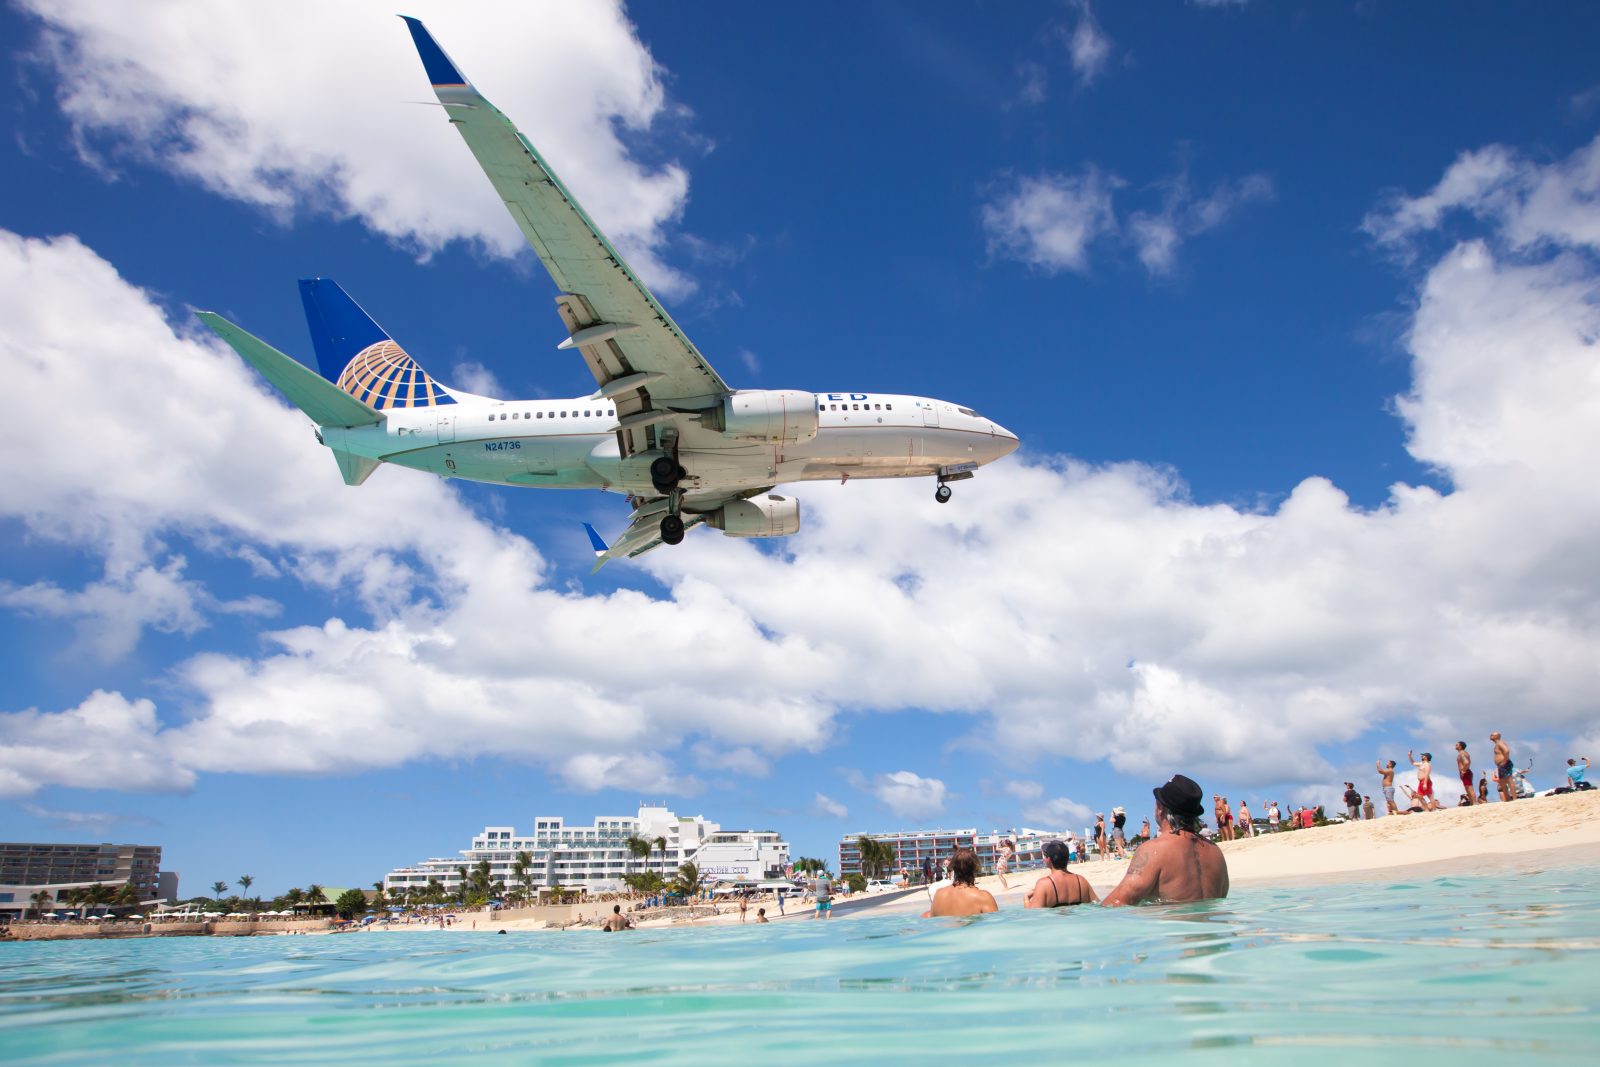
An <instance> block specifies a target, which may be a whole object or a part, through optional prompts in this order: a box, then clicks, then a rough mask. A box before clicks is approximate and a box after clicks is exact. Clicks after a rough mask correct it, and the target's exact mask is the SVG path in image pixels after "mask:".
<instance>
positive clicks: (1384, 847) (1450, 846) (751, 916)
mask: <svg viewBox="0 0 1600 1067" xmlns="http://www.w3.org/2000/svg"><path fill="white" fill-rule="evenodd" d="M1220 847H1221V848H1222V851H1223V854H1224V855H1225V856H1226V857H1227V859H1228V873H1229V876H1230V878H1231V880H1232V882H1233V884H1234V885H1235V886H1247V885H1261V884H1293V883H1297V882H1305V881H1318V880H1325V881H1360V880H1365V879H1366V878H1368V877H1400V876H1402V875H1404V876H1407V877H1429V876H1437V875H1445V874H1457V873H1470V872H1474V871H1478V870H1496V869H1514V868H1516V867H1517V866H1519V865H1525V864H1527V863H1530V862H1557V861H1558V862H1580V863H1582V862H1589V863H1596V864H1600V790H1594V791H1590V792H1584V793H1570V794H1566V795H1564V796H1551V797H1535V798H1533V799H1530V800H1519V801H1516V802H1514V803H1511V804H1501V803H1493V804H1483V805H1478V806H1475V807H1471V808H1447V809H1445V810H1443V811H1437V812H1428V813H1424V814H1419V815H1390V816H1385V817H1382V818H1379V819H1374V820H1372V821H1370V822H1358V823H1341V824H1335V825H1330V826H1322V827H1314V828H1312V829H1309V830H1294V831H1281V832H1278V833H1272V834H1263V835H1261V836H1259V837H1256V838H1252V839H1250V840H1237V841H1225V842H1222V843H1221V846H1220ZM1127 866H1128V861H1126V860H1113V861H1109V862H1099V861H1093V860H1091V861H1089V862H1086V863H1078V864H1074V865H1073V867H1072V869H1073V870H1074V871H1076V872H1077V873H1079V874H1081V875H1083V876H1084V877H1085V878H1087V879H1088V880H1089V882H1090V884H1092V885H1093V886H1094V887H1095V890H1096V891H1097V892H1098V893H1100V894H1101V895H1102V896H1103V895H1105V893H1106V892H1107V891H1108V890H1110V889H1111V888H1113V887H1114V886H1115V885H1116V884H1117V883H1118V882H1119V881H1121V879H1122V875H1123V873H1124V872H1125V871H1126V870H1127ZM1037 878H1038V872H1037V871H1026V870H1025V871H1017V872H1012V873H1011V874H1010V875H1009V876H1008V878H1007V880H1008V881H1009V882H1010V883H1011V886H1010V888H1009V889H1005V888H1002V887H1001V885H1000V879H999V878H998V877H997V876H995V875H988V876H985V877H983V878H980V879H979V880H978V884H979V885H981V886H983V888H985V889H987V890H989V891H990V892H991V893H993V894H994V895H995V899H996V900H997V901H998V902H999V904H1000V907H1002V908H1020V907H1022V906H1023V896H1024V894H1025V893H1026V892H1027V890H1028V889H1029V888H1030V887H1031V886H1032V885H1033V883H1034V881H1035V880H1036V879H1037ZM927 906H928V894H927V891H926V890H923V889H917V890H914V891H906V892H898V893H885V894H880V895H873V896H863V895H855V896H851V897H847V898H842V899H841V900H840V901H839V904H838V906H837V909H836V912H835V916H834V919H833V920H832V921H836V922H838V921H849V920H850V919H853V918H859V917H861V916H864V915H883V914H889V913H899V912H906V911H916V912H920V911H922V910H923V909H925V908H926V907H927ZM757 907H765V908H766V909H767V914H768V917H769V919H770V920H771V921H773V922H797V921H810V919H811V916H812V908H811V906H810V904H809V903H806V904H802V903H801V902H799V901H792V902H791V903H790V904H788V905H787V911H788V914H787V915H778V914H777V908H776V906H775V905H774V904H773V903H772V902H771V901H770V900H763V901H755V902H752V903H751V905H750V910H749V912H748V914H747V916H746V919H745V921H746V923H754V922H755V915H756V908H757ZM605 910H607V911H609V910H610V909H609V908H607V909H605ZM738 921H739V911H738V908H737V906H735V905H733V904H731V903H724V904H722V905H721V912H720V913H719V914H717V915H705V916H701V917H698V918H695V919H694V920H692V922H691V921H688V920H684V919H678V920H672V919H655V920H646V921H644V922H641V923H640V924H639V925H640V926H641V928H650V927H663V926H674V925H680V926H681V925H693V926H710V925H720V924H727V923H737V922H738ZM545 928H546V927H545V924H544V923H543V922H540V921H536V920H530V919H510V920H509V921H508V920H505V919H500V918H496V919H491V918H490V917H489V916H488V915H487V914H486V913H472V912H464V913H458V917H457V922H456V925H454V926H452V927H450V929H451V930H453V931H462V932H476V933H493V932H496V931H498V930H538V929H545ZM395 929H397V930H406V929H415V930H424V929H432V927H424V926H417V927H398V928H395ZM573 929H574V930H575V931H576V930H589V931H593V929H594V928H593V927H574V928H573Z"/></svg>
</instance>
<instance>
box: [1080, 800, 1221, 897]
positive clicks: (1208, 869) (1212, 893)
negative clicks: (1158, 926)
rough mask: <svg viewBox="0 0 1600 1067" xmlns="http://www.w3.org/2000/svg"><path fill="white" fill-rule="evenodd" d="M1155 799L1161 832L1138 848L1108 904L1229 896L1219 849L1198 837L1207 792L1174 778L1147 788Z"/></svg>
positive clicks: (1110, 895)
mask: <svg viewBox="0 0 1600 1067" xmlns="http://www.w3.org/2000/svg"><path fill="white" fill-rule="evenodd" d="M1151 792H1153V793H1154V794H1155V798H1156V828H1157V830H1158V831H1159V835H1158V836H1157V837H1156V838H1155V839H1154V840H1152V841H1149V842H1147V843H1146V844H1143V845H1140V846H1139V851H1137V852H1135V853H1134V854H1133V862H1132V863H1130V864H1129V865H1128V873H1127V874H1126V875H1124V876H1123V878H1122V882H1121V883H1120V884H1119V885H1118V886H1117V888H1115V889H1113V890H1112V891H1111V892H1110V893H1109V894H1107V896H1106V899H1105V903H1106V905H1107V906H1108V907H1118V906H1120V905H1123V904H1142V903H1144V902H1146V901H1159V902H1161V903H1177V902H1180V901H1189V900H1212V899H1215V898H1218V897H1225V896H1227V895H1228V861H1227V860H1225V859H1224V858H1223V856H1222V850H1221V849H1220V848H1218V847H1217V846H1216V845H1215V844H1213V843H1212V842H1210V841H1207V840H1206V839H1205V838H1204V837H1201V836H1200V819H1201V817H1202V816H1204V815H1205V810H1206V806H1205V801H1204V799H1203V798H1204V797H1205V793H1204V792H1202V791H1201V789H1200V786H1199V785H1198V784H1197V783H1196V782H1195V781H1194V780H1193V779H1192V778H1187V777H1185V776H1184V775H1181V774H1175V775H1173V776H1172V780H1171V781H1169V782H1167V784H1166V785H1159V786H1156V788H1155V789H1153V790H1151Z"/></svg>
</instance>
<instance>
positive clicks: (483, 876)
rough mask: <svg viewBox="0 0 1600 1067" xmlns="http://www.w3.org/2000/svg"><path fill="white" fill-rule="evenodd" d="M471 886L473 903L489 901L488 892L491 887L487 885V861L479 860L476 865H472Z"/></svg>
mask: <svg viewBox="0 0 1600 1067" xmlns="http://www.w3.org/2000/svg"><path fill="white" fill-rule="evenodd" d="M471 884H472V901H473V903H475V904H482V903H483V902H484V901H486V900H488V899H489V890H490V888H491V886H490V884H489V861H488V860H479V861H478V862H477V863H474V864H473V865H472V877H471Z"/></svg>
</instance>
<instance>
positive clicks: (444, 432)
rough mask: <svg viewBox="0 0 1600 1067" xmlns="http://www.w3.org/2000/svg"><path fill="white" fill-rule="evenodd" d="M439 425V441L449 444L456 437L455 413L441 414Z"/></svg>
mask: <svg viewBox="0 0 1600 1067" xmlns="http://www.w3.org/2000/svg"><path fill="white" fill-rule="evenodd" d="M437 425H438V428H439V443H440V444H441V445H444V444H449V443H450V442H451V441H454V440H455V439H456V417H455V416H454V415H440V416H439V422H438V424H437Z"/></svg>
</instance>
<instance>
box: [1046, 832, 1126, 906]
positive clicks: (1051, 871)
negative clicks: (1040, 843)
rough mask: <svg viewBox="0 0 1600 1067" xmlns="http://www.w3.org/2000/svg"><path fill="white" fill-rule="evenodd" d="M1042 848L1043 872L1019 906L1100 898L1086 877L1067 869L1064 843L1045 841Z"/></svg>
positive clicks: (1059, 904) (1062, 903)
mask: <svg viewBox="0 0 1600 1067" xmlns="http://www.w3.org/2000/svg"><path fill="white" fill-rule="evenodd" d="M1140 847H1141V849H1142V848H1145V847H1148V846H1140ZM1042 851H1043V852H1044V864H1045V868H1046V869H1045V875H1044V877H1043V878H1041V879H1039V880H1038V881H1037V882H1035V883H1033V888H1032V889H1030V890H1028V895H1027V896H1026V897H1024V898H1023V901H1022V906H1023V907H1025V908H1066V907H1071V906H1072V905H1074V904H1093V903H1094V902H1095V901H1097V900H1099V899H1100V898H1099V897H1098V896H1096V895H1095V891H1094V886H1092V885H1090V884H1089V880H1088V879H1087V878H1085V877H1083V875H1081V874H1073V873H1072V872H1071V871H1068V870H1067V846H1066V845H1063V844H1062V843H1061V842H1060V841H1046V842H1045V843H1044V848H1043V849H1042ZM1135 855H1136V856H1137V853H1135Z"/></svg>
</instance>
